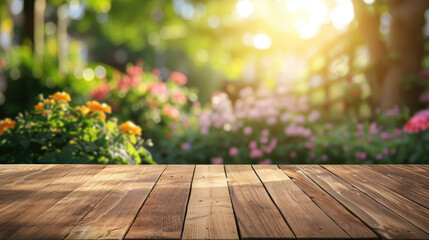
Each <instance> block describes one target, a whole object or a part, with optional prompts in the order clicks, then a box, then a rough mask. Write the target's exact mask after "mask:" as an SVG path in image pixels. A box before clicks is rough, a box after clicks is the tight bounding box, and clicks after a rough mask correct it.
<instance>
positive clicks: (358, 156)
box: [355, 152, 366, 159]
mask: <svg viewBox="0 0 429 240" xmlns="http://www.w3.org/2000/svg"><path fill="white" fill-rule="evenodd" d="M355 156H356V158H359V159H365V158H366V153H364V152H356V154H355Z"/></svg>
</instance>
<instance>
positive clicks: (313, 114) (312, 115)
mask: <svg viewBox="0 0 429 240" xmlns="http://www.w3.org/2000/svg"><path fill="white" fill-rule="evenodd" d="M319 118H320V113H319V111H317V110H313V111H312V112H311V113H310V115H308V117H307V119H308V121H309V122H315V121H316V120H317V119H319Z"/></svg>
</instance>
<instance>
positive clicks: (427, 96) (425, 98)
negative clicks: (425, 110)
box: [420, 92, 429, 103]
mask: <svg viewBox="0 0 429 240" xmlns="http://www.w3.org/2000/svg"><path fill="white" fill-rule="evenodd" d="M420 102H422V103H429V92H426V93H423V94H422V95H420Z"/></svg>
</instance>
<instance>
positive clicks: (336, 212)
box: [279, 165, 378, 239]
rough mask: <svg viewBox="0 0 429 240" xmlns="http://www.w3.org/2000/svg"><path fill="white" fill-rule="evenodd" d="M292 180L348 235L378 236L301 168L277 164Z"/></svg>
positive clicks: (368, 237) (369, 237)
mask: <svg viewBox="0 0 429 240" xmlns="http://www.w3.org/2000/svg"><path fill="white" fill-rule="evenodd" d="M279 167H280V168H281V169H282V170H283V171H284V172H285V173H286V174H287V175H288V176H289V177H290V178H291V179H292V181H293V182H294V183H295V184H296V185H297V186H299V187H300V188H301V190H302V191H303V192H304V193H305V194H307V195H308V196H309V197H310V199H311V200H312V201H313V202H314V203H316V204H317V206H319V207H320V208H321V209H322V210H323V211H324V212H325V213H326V214H327V215H328V216H329V217H330V218H331V219H332V220H334V221H335V222H336V223H337V224H338V226H340V227H341V228H342V229H343V230H344V231H345V232H346V233H347V234H348V235H349V236H350V237H352V238H361V239H375V238H378V237H377V235H376V234H374V233H373V232H372V231H371V230H370V229H369V228H368V227H366V226H365V224H363V223H362V222H361V221H360V219H358V218H356V217H355V216H354V215H352V214H351V213H350V212H349V211H347V209H345V208H344V207H343V205H341V204H340V203H339V202H337V200H335V199H334V198H332V197H331V196H330V195H329V194H327V193H326V192H325V191H324V190H322V189H321V188H320V187H319V186H318V185H317V184H316V183H314V182H313V180H311V179H310V178H308V176H307V175H305V174H304V173H303V172H302V170H301V169H299V168H298V167H297V166H294V165H280V166H279Z"/></svg>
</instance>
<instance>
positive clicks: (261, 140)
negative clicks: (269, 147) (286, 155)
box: [259, 137, 268, 144]
mask: <svg viewBox="0 0 429 240" xmlns="http://www.w3.org/2000/svg"><path fill="white" fill-rule="evenodd" d="M259 142H260V143H262V144H266V143H268V138H267V137H261V138H260V139H259Z"/></svg>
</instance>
